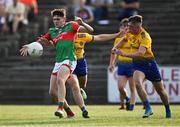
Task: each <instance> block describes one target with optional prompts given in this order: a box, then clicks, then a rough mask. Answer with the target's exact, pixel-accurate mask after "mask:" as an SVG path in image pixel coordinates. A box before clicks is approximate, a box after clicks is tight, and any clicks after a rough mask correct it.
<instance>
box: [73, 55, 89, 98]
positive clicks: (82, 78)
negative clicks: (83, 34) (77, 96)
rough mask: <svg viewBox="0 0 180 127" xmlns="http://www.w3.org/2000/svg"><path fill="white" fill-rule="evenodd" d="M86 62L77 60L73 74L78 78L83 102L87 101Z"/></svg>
mask: <svg viewBox="0 0 180 127" xmlns="http://www.w3.org/2000/svg"><path fill="white" fill-rule="evenodd" d="M87 73H88V68H87V61H86V59H85V58H82V59H79V60H77V65H76V69H75V70H74V72H73V74H75V75H76V76H77V77H78V81H79V85H80V88H81V95H82V97H83V99H84V100H86V99H87V94H86V92H85V88H86V84H87Z"/></svg>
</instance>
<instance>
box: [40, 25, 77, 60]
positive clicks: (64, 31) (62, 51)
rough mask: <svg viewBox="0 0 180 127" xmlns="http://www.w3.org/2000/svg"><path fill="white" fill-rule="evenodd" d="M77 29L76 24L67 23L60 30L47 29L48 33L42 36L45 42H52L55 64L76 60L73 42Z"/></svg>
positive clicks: (54, 28) (55, 28)
mask: <svg viewBox="0 0 180 127" xmlns="http://www.w3.org/2000/svg"><path fill="white" fill-rule="evenodd" d="M79 27H80V26H79V24H78V23H76V22H67V23H66V24H65V25H64V26H62V27H60V28H57V27H53V28H49V31H48V32H47V33H46V34H45V35H44V36H43V37H45V38H46V39H47V40H52V41H53V44H54V46H55V47H56V62H62V61H64V60H66V59H68V60H71V61H74V60H76V55H75V50H74V42H73V40H74V36H75V34H76V32H77V30H78V28H79Z"/></svg>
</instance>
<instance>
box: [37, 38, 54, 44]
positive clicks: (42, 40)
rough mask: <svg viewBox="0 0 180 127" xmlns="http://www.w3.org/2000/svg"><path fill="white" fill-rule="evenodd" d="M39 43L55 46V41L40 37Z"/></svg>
mask: <svg viewBox="0 0 180 127" xmlns="http://www.w3.org/2000/svg"><path fill="white" fill-rule="evenodd" d="M37 41H38V42H40V43H42V44H45V45H53V41H52V40H48V39H46V38H45V37H38V40H37Z"/></svg>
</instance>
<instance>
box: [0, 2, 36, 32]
mask: <svg viewBox="0 0 180 127" xmlns="http://www.w3.org/2000/svg"><path fill="white" fill-rule="evenodd" d="M37 14H38V4H37V1H36V0H0V31H1V33H10V34H15V33H17V32H18V29H19V28H21V27H22V26H24V25H28V23H29V21H32V20H33V18H35V16H36V15H37Z"/></svg>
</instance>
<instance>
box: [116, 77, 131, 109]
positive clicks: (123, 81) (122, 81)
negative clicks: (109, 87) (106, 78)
mask: <svg viewBox="0 0 180 127" xmlns="http://www.w3.org/2000/svg"><path fill="white" fill-rule="evenodd" d="M126 83H127V77H126V76H123V75H119V76H118V88H119V92H120V100H121V101H122V100H123V101H124V99H125V100H126V109H128V108H129V97H128V95H127V91H126V89H125V85H126Z"/></svg>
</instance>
